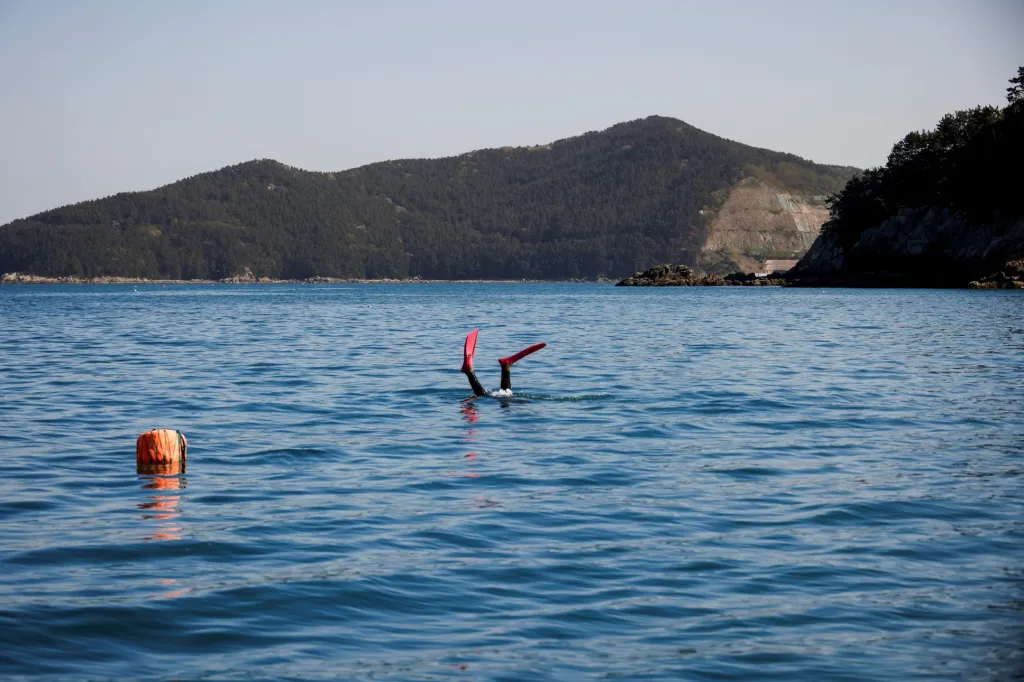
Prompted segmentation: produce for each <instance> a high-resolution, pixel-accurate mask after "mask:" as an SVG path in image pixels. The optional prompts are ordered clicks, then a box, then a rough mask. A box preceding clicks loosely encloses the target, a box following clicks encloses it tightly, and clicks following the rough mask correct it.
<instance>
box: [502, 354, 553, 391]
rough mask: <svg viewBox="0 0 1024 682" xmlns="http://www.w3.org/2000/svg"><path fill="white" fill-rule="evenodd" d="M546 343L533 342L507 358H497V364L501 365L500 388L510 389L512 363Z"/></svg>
mask: <svg viewBox="0 0 1024 682" xmlns="http://www.w3.org/2000/svg"><path fill="white" fill-rule="evenodd" d="M546 345H548V344H546V343H535V344H533V345H532V346H530V347H529V348H524V349H523V350H521V351H519V352H518V353H516V354H515V355H510V356H508V357H507V358H499V359H498V364H499V365H501V390H503V391H511V390H512V365H514V364H515V363H517V362H519V361H520V360H522V359H523V358H525V357H526V356H527V355H530V354H531V353H536V352H537V351H539V350H540V349H541V348H543V347H544V346H546Z"/></svg>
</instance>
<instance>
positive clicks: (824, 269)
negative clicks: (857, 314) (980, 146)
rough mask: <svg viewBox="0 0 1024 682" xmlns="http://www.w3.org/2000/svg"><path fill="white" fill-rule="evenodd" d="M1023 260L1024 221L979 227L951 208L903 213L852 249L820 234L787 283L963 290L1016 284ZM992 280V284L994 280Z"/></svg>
mask: <svg viewBox="0 0 1024 682" xmlns="http://www.w3.org/2000/svg"><path fill="white" fill-rule="evenodd" d="M1020 258H1024V219H1021V218H1015V219H1012V220H1003V221H999V222H995V223H990V224H985V225H978V224H975V223H972V222H970V221H969V220H968V219H967V218H966V217H965V216H963V215H960V214H956V213H953V212H951V211H949V210H948V209H944V208H936V207H928V208H921V209H914V210H910V209H904V210H902V211H901V212H900V213H899V215H896V216H894V217H893V218H890V219H889V220H886V221H885V222H883V223H881V224H880V225H878V226H876V227H873V228H869V229H867V230H864V231H863V232H862V233H861V234H860V236H859V237H858V238H857V241H856V242H855V243H853V244H842V243H840V241H839V239H837V238H836V237H833V236H832V235H830V234H827V233H826V234H822V235H821V236H820V237H819V238H818V240H817V241H815V243H814V245H813V246H812V247H811V249H810V250H809V251H808V252H807V254H806V255H805V256H804V257H803V258H801V259H800V262H799V263H797V265H796V267H795V268H793V270H791V271H790V272H789V273H788V275H787V279H788V280H789V281H790V282H791V283H793V284H796V285H810V286H822V285H824V286H922V287H963V286H966V285H967V284H968V282H970V281H978V282H979V283H982V282H983V281H985V282H996V281H1000V282H1003V281H1006V282H1008V281H1012V276H1007V277H1004V278H1002V279H1000V278H998V277H997V276H996V275H995V274H993V273H997V272H1000V271H1002V272H1004V273H1006V272H1010V273H1012V272H1015V270H1014V269H1013V267H1010V268H1009V270H1007V267H1008V263H1009V262H1010V261H1014V260H1016V259H1020ZM993 278H994V279H993Z"/></svg>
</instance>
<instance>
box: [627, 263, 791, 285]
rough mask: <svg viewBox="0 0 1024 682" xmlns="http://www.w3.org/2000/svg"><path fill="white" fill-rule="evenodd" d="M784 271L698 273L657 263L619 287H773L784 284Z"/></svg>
mask: <svg viewBox="0 0 1024 682" xmlns="http://www.w3.org/2000/svg"><path fill="white" fill-rule="evenodd" d="M785 284H786V281H785V279H783V277H782V273H779V272H775V273H772V275H771V276H768V277H757V276H756V275H753V274H744V273H742V272H734V273H731V274H728V275H725V276H724V277H723V276H722V275H697V274H696V273H695V272H694V271H693V270H692V269H690V268H689V267H688V266H686V265H668V264H662V265H655V266H654V267H653V268H650V269H648V270H644V271H643V272H638V273H636V274H634V275H631V276H629V277H627V278H626V279H624V280H622V281H621V282H619V283H618V284H616V285H615V286H617V287H727V286H734V287H736V286H741V287H771V286H776V287H777V286H784V285H785Z"/></svg>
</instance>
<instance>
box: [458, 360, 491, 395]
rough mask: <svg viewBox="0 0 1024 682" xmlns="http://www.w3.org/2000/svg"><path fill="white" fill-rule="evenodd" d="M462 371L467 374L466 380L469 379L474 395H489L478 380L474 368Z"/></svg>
mask: <svg viewBox="0 0 1024 682" xmlns="http://www.w3.org/2000/svg"><path fill="white" fill-rule="evenodd" d="M462 371H463V372H464V373H465V375H466V378H468V379H469V385H470V387H472V389H473V395H487V389H486V388H484V387H483V385H482V384H481V383H480V380H479V379H477V378H476V372H474V371H473V368H472V367H470V368H469V369H463V370H462Z"/></svg>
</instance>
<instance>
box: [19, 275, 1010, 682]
mask: <svg viewBox="0 0 1024 682" xmlns="http://www.w3.org/2000/svg"><path fill="white" fill-rule="evenodd" d="M474 327H479V328H480V330H481V331H480V341H479V346H478V350H477V367H478V375H479V376H480V378H481V380H483V382H484V383H485V385H487V386H488V387H489V388H494V389H496V388H497V387H498V378H499V371H498V364H497V362H496V359H497V358H498V357H501V356H504V355H508V354H511V353H513V352H515V351H517V350H519V349H521V348H523V347H525V346H527V345H529V344H532V343H535V342H539V341H546V342H547V343H548V347H547V348H545V349H544V350H542V351H540V352H539V353H537V354H535V355H532V356H530V357H529V358H527V359H525V360H523V361H522V362H521V363H519V364H517V365H516V366H515V368H514V370H513V373H512V379H513V389H514V395H513V396H512V397H511V398H505V399H499V398H494V397H489V396H488V397H482V398H479V399H474V400H469V399H468V398H469V397H470V396H471V392H470V390H469V387H468V384H467V382H466V380H465V377H464V376H463V375H461V374H460V373H459V368H460V366H461V363H462V344H463V339H464V338H465V335H466V334H467V333H468V332H469V331H470V330H472V329H473V328H474ZM151 428H172V429H180V430H181V431H182V432H183V433H184V434H185V435H186V436H187V437H188V441H189V445H190V447H189V459H188V468H187V471H186V473H185V474H184V475H181V476H170V477H160V476H144V475H139V474H137V473H136V469H135V461H134V448H135V440H136V437H137V436H138V435H139V434H140V433H142V432H144V431H146V430H149V429H151ZM1022 455H1024V292H1014V291H1009V292H998V291H928V290H841V289H838V290H820V289H775V288H764V289H760V288H681V289H622V288H615V287H612V286H604V285H584V284H577V285H573V284H518V285H516V284H479V285H477V284H391V285H388V284H353V285H323V286H318V285H295V286H292V285H253V286H241V285H234V286H230V285H227V286H226V285H195V286H191V285H189V286H186V285H171V286H166V287H164V286H159V285H147V286H141V285H140V286H131V285H127V286H113V285H111V286H6V287H3V288H0V679H19V678H37V677H41V678H48V679H49V678H58V679H61V678H67V679H228V680H249V679H267V678H276V679H291V680H306V679H310V680H319V679H347V680H587V679H621V680H751V679H773V680H894V681H895V680H917V679H920V680H924V679H969V680H976V679H978V680H990V679H991V680H996V679H1009V678H1012V677H1014V676H1015V675H1020V674H1021V673H1022V671H1024V654H1022V646H1024V498H1022V492H1024V491H1022V486H1021V483H1022V480H1024V479H1022V473H1024V458H1022Z"/></svg>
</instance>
